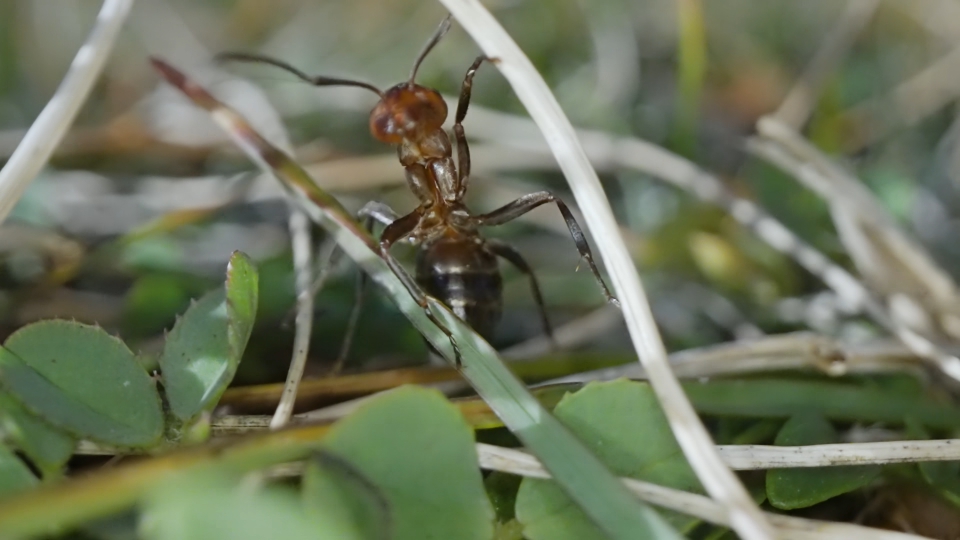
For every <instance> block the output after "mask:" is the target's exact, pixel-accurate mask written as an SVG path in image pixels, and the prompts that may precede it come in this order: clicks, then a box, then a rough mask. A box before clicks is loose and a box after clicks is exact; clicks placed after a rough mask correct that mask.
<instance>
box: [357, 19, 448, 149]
mask: <svg viewBox="0 0 960 540" xmlns="http://www.w3.org/2000/svg"><path fill="white" fill-rule="evenodd" d="M449 30H450V16H449V15H448V16H447V17H446V18H445V19H443V21H442V22H441V23H440V26H439V27H437V31H436V32H434V34H433V36H432V37H431V38H430V40H429V41H427V44H426V45H424V47H423V50H421V51H420V54H418V55H417V59H416V61H415V62H414V63H413V69H412V70H411V71H410V79H409V80H407V82H403V83H400V84H398V85H396V86H394V87H393V88H391V89H389V90H387V91H386V92H384V93H383V94H382V95H381V96H380V102H379V103H377V106H376V107H374V108H373V111H371V112H370V131H371V132H372V133H373V136H374V137H376V138H377V139H379V140H380V141H383V142H385V143H389V144H399V143H400V142H402V141H403V139H407V138H417V137H418V136H420V135H423V134H426V133H429V132H431V131H434V130H437V129H440V127H441V126H442V125H443V121H444V120H446V119H447V104H446V103H445V102H444V101H443V98H442V97H440V94H439V93H438V92H437V91H436V90H431V89H430V88H426V87H423V86H420V85H419V84H417V83H415V82H413V81H414V79H416V77H417V69H419V68H420V64H421V63H422V62H423V59H424V58H426V56H427V54H429V53H430V50H431V49H433V46H434V45H436V44H437V42H439V41H440V38H442V37H443V35H444V34H446V33H447V31H449Z"/></svg>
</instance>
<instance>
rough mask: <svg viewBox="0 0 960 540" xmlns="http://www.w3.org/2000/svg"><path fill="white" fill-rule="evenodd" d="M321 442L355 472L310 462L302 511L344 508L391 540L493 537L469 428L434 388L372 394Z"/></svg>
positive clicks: (360, 523) (482, 539)
mask: <svg viewBox="0 0 960 540" xmlns="http://www.w3.org/2000/svg"><path fill="white" fill-rule="evenodd" d="M324 446H325V448H327V450H328V451H329V452H331V453H333V454H334V455H336V456H339V457H340V458H341V459H344V460H346V461H347V462H349V464H350V466H351V468H352V469H353V470H355V473H351V472H350V471H347V470H343V468H342V467H340V469H341V470H339V471H338V470H336V469H337V468H338V467H333V466H330V465H326V466H320V465H318V464H317V462H316V461H314V462H313V463H311V464H310V465H309V466H308V468H307V471H306V473H305V476H304V487H303V490H304V499H305V502H306V504H307V506H308V507H309V508H325V507H327V506H329V505H337V506H339V507H341V508H343V507H344V506H345V505H351V507H350V508H348V509H347V510H348V513H349V514H350V515H352V516H353V522H354V523H356V524H357V525H358V526H362V527H363V529H362V530H365V531H368V532H369V531H371V530H374V531H376V530H377V529H376V528H375V527H376V525H371V522H374V521H375V522H376V523H381V524H383V523H386V524H387V525H382V527H389V531H387V532H388V533H389V534H388V535H384V536H382V537H383V538H387V537H389V538H391V539H392V540H407V539H409V540H423V539H427V538H436V539H447V538H457V539H458V540H471V539H476V540H489V539H490V538H491V537H492V536H493V509H492V507H491V506H490V501H489V499H487V495H486V493H485V492H484V489H483V483H482V481H481V477H480V470H479V468H478V464H477V454H476V449H475V447H474V440H473V432H472V430H471V429H470V427H469V426H468V425H467V424H466V422H464V420H463V417H462V416H461V415H460V413H459V411H457V409H456V408H454V407H453V406H452V405H451V404H450V403H449V402H448V401H447V400H446V399H445V398H444V397H443V396H442V395H441V394H440V393H438V392H435V391H433V390H426V389H423V388H418V387H403V388H400V389H397V390H394V391H392V392H390V393H388V394H385V395H383V396H381V397H378V398H376V399H375V400H372V401H371V402H369V403H368V404H366V405H365V406H363V407H362V408H361V409H360V410H358V411H357V412H355V413H354V414H352V415H350V416H349V417H347V418H346V419H344V420H342V421H341V422H339V423H338V424H337V425H336V426H335V427H334V428H333V430H332V431H331V432H330V434H329V435H328V437H327V439H326V441H325V445H324ZM364 485H366V486H367V487H363V486H364ZM377 500H380V501H383V503H381V504H377V503H376V502H375V501H377Z"/></svg>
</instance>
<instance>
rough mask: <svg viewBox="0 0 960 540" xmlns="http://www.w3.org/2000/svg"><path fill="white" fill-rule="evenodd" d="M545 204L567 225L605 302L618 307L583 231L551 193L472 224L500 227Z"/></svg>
mask: <svg viewBox="0 0 960 540" xmlns="http://www.w3.org/2000/svg"><path fill="white" fill-rule="evenodd" d="M547 203H556V205H557V208H558V209H559V210H560V214H561V215H563V220H564V221H566V223H567V229H569V230H570V236H572V237H573V243H574V244H576V245H577V251H579V252H580V257H582V258H583V259H584V260H586V261H587V264H588V265H589V266H590V272H591V273H593V277H594V279H595V280H596V281H597V284H598V285H600V289H601V290H602V291H603V295H604V296H605V297H606V298H607V302H610V303H611V304H613V305H615V306H619V305H620V301H619V300H617V299H616V298H615V297H614V296H613V294H611V293H610V289H608V288H607V284H606V283H604V281H603V277H602V276H600V271H599V270H597V264H596V263H595V262H594V261H593V253H592V252H591V251H590V245H589V244H587V238H586V236H585V235H584V234H583V229H581V228H580V224H579V223H577V220H576V219H575V218H574V217H573V214H572V213H571V212H570V209H569V208H567V205H566V204H564V203H563V201H561V200H560V199H558V198H557V197H556V196H554V195H553V193H550V192H549V191H538V192H536V193H531V194H529V195H524V196H523V197H520V198H519V199H517V200H515V201H513V202H511V203H508V204H506V205H504V206H501V207H500V208H498V209H497V210H494V211H493V212H490V213H487V214H483V215H480V216H475V217H474V218H473V223H474V224H475V225H476V226H480V227H485V226H493V225H502V224H504V223H507V222H508V221H513V220H515V219H517V218H518V217H520V216H522V215H524V214H526V213H527V212H529V211H531V210H533V209H534V208H536V207H538V206H541V205H544V204H547Z"/></svg>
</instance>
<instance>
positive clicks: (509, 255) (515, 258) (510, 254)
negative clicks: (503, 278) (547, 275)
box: [487, 240, 555, 344]
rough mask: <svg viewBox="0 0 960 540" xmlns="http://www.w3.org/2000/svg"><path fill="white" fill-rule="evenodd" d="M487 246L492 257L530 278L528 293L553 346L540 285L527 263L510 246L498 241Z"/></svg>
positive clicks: (490, 241) (490, 242) (551, 329)
mask: <svg viewBox="0 0 960 540" xmlns="http://www.w3.org/2000/svg"><path fill="white" fill-rule="evenodd" d="M487 246H488V247H489V248H490V251H492V252H493V253H494V255H497V256H498V257H503V258H504V259H506V260H508V261H510V264H512V265H514V266H516V267H517V269H518V270H520V271H521V272H523V273H524V274H526V276H527V277H528V278H530V291H531V292H532V293H533V300H534V301H535V302H536V303H537V310H538V311H539V312H540V320H541V322H542V323H543V331H544V333H545V334H547V337H548V338H549V339H550V341H551V342H553V343H554V344H555V342H554V341H553V326H551V324H550V318H549V317H547V308H546V307H545V306H544V304H543V294H541V293H540V284H539V283H538V282H537V276H536V275H535V274H534V273H533V269H532V268H530V265H529V264H527V261H526V260H524V258H523V256H522V255H520V252H519V251H517V250H516V249H514V248H513V246H511V245H509V244H507V243H505V242H500V241H499V240H487Z"/></svg>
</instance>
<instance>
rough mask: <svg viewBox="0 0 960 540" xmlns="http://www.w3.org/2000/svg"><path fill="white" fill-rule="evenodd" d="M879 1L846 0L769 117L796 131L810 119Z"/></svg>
mask: <svg viewBox="0 0 960 540" xmlns="http://www.w3.org/2000/svg"><path fill="white" fill-rule="evenodd" d="M879 5H880V2H879V0H850V2H848V3H847V9H846V10H845V11H844V12H843V14H842V15H840V19H839V20H838V21H837V23H836V25H835V26H834V27H833V28H832V29H831V30H830V31H829V32H828V33H827V35H826V36H824V38H823V41H822V44H821V45H820V48H819V49H818V50H817V53H816V54H815V55H814V57H813V58H812V59H811V60H810V63H809V64H807V68H806V70H805V71H804V72H803V75H802V76H801V77H800V79H799V80H798V81H797V82H796V84H794V86H793V88H791V89H790V92H789V93H788V94H787V97H786V98H784V100H783V102H782V103H781V104H780V108H779V109H777V111H776V112H775V113H773V116H774V117H775V118H777V119H778V120H780V121H781V122H783V123H784V124H786V125H788V126H793V127H795V128H799V127H801V126H803V125H804V124H805V123H806V122H807V120H809V119H810V114H811V113H812V112H813V108H814V107H815V106H816V104H817V101H818V100H819V97H820V94H821V93H822V92H823V87H824V86H825V85H826V83H827V80H828V78H829V77H830V75H832V74H833V73H834V72H835V71H836V70H837V68H838V67H839V66H840V63H841V62H842V61H843V59H844V58H846V56H847V53H848V52H849V51H850V48H851V47H852V46H853V44H854V42H855V41H856V38H857V36H859V35H860V32H862V31H863V29H864V28H865V27H866V26H867V24H868V23H869V22H870V20H871V19H872V18H873V14H874V13H875V12H876V11H877V7H878V6H879Z"/></svg>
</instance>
